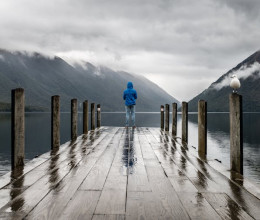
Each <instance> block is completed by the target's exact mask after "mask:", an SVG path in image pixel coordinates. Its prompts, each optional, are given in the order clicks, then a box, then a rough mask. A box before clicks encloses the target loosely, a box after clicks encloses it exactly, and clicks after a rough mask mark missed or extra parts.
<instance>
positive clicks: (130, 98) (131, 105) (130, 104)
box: [123, 82, 137, 128]
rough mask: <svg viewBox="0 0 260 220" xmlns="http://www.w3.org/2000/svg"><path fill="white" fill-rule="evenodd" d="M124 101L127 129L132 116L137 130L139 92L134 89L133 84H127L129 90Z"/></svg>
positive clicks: (124, 96) (125, 92) (125, 93)
mask: <svg viewBox="0 0 260 220" xmlns="http://www.w3.org/2000/svg"><path fill="white" fill-rule="evenodd" d="M123 99H124V100H125V111H126V123H125V127H126V128H128V126H129V118H130V115H131V119H132V125H133V128H135V127H136V126H135V100H136V99H137V92H136V91H135V89H133V83H132V82H128V83H127V89H126V90H125V91H124V95H123Z"/></svg>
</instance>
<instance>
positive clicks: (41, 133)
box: [0, 113, 260, 184]
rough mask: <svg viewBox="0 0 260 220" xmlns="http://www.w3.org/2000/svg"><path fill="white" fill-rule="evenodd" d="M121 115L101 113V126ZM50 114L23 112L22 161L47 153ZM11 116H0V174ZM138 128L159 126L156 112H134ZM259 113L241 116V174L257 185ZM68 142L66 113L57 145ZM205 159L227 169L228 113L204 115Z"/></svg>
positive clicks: (194, 137)
mask: <svg viewBox="0 0 260 220" xmlns="http://www.w3.org/2000/svg"><path fill="white" fill-rule="evenodd" d="M197 118H198V115H197V114H189V125H188V126H189V145H192V146H195V147H197V145H198V143H197V142H198V131H197V128H198V125H197ZM78 120H79V124H78V134H82V114H79V118H78ZM124 120H125V115H124V113H102V125H103V126H124ZM50 121H51V115H50V113H26V119H25V127H26V134H25V145H26V148H25V151H26V152H25V158H26V160H27V161H28V160H31V159H33V158H34V157H35V156H36V155H40V154H43V153H45V152H47V151H49V150H50V146H51V138H50V137H51V136H50V135H51V129H50ZM10 124H11V115H10V114H9V113H0V175H3V174H4V173H6V172H8V171H9V170H10V157H11V156H10V154H11V132H10V131H11V128H10ZM136 124H137V126H140V127H159V126H160V114H159V113H137V114H136ZM177 126H178V131H177V132H178V133H177V135H178V136H181V115H180V114H178V125H177ZM259 128H260V113H244V128H243V132H244V175H245V176H246V177H248V178H249V179H252V180H254V181H255V182H257V183H258V184H260V134H259ZM69 140H70V113H61V143H65V142H67V141H69ZM208 157H210V158H213V159H218V160H220V161H221V162H222V163H223V164H224V165H225V166H227V167H229V162H230V160H229V114H228V113H209V114H208Z"/></svg>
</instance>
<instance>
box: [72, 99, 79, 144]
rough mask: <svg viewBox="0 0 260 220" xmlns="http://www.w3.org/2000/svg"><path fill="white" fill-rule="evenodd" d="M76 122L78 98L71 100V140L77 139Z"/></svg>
mask: <svg viewBox="0 0 260 220" xmlns="http://www.w3.org/2000/svg"><path fill="white" fill-rule="evenodd" d="M77 122H78V100H77V99H72V100H71V140H72V141H75V140H76V139H77V129H78V128H77V127H78V126H77Z"/></svg>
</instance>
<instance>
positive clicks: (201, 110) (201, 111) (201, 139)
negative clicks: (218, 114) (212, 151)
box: [198, 100, 207, 158]
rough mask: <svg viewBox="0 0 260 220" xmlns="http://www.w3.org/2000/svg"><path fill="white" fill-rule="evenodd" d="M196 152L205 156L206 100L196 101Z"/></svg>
mask: <svg viewBox="0 0 260 220" xmlns="http://www.w3.org/2000/svg"><path fill="white" fill-rule="evenodd" d="M198 148H199V149H198V154H199V156H200V157H202V158H205V157H206V155H207V102H205V101H204V100H199V102H198Z"/></svg>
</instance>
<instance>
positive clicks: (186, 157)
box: [162, 134, 254, 219]
mask: <svg viewBox="0 0 260 220" xmlns="http://www.w3.org/2000/svg"><path fill="white" fill-rule="evenodd" d="M165 135H166V134H165ZM162 136H164V135H162ZM169 136H170V137H171V135H169ZM170 139H171V141H174V139H173V138H172V137H171V138H170ZM163 140H164V143H165V144H167V145H169V144H170V143H168V142H167V141H166V139H165V137H164V138H163ZM179 145H180V144H179ZM180 146H181V147H182V145H180ZM170 147H171V148H174V146H172V145H171V144H170ZM175 150H177V151H178V152H179V150H178V149H177V148H176V149H175ZM164 151H165V150H164ZM165 152H166V153H167V154H168V152H167V151H165ZM179 154H180V155H181V156H183V157H185V159H186V160H188V161H189V162H190V163H191V164H192V165H193V166H194V168H196V169H197V166H196V165H194V163H193V162H192V161H190V159H189V157H188V156H186V155H184V154H183V153H181V152H179ZM168 156H169V157H170V158H171V159H172V157H171V155H169V154H168ZM192 156H193V157H195V156H194V155H192ZM195 158H196V157H195ZM172 160H173V159H172ZM173 162H174V164H176V163H175V161H174V160H173ZM202 162H203V161H202ZM176 165H177V164H176ZM177 166H178V165H177ZM208 166H209V165H208ZM178 167H179V166H178ZM212 169H213V170H214V168H212ZM197 170H198V171H199V172H201V171H200V170H199V169H197ZM201 173H202V172H201ZM202 174H203V173H202ZM203 175H204V174H203ZM206 177H207V176H206ZM187 178H188V179H189V180H190V178H189V177H187ZM190 181H191V180H190ZM212 181H213V180H212ZM213 182H215V181H213ZM191 183H193V182H192V181H191ZM215 183H216V182H215ZM216 184H217V183H216ZM195 187H196V186H195ZM196 188H197V187H196ZM199 193H207V191H205V192H202V191H199ZM208 193H213V192H208ZM214 193H218V194H226V195H227V196H228V197H229V198H230V199H231V200H232V201H233V202H234V203H235V204H236V205H237V206H238V207H240V208H241V209H242V210H244V211H245V212H246V213H247V214H248V215H249V216H250V217H252V218H253V219H254V217H253V216H252V215H251V214H250V213H249V212H248V211H247V210H246V209H245V208H244V207H243V206H241V205H240V204H238V203H237V202H236V201H235V200H233V199H232V198H231V197H230V196H229V195H228V194H227V193H225V192H214ZM203 198H204V199H205V200H206V201H207V203H208V204H209V205H210V206H211V207H212V208H213V209H214V210H215V212H216V213H217V214H218V212H217V210H216V209H215V208H214V207H213V206H212V205H211V203H210V202H209V201H208V200H207V199H206V198H205V197H203ZM218 215H219V214H218Z"/></svg>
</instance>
